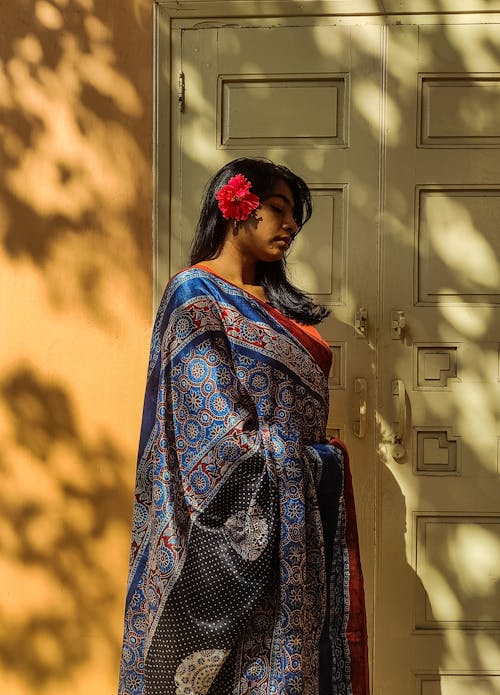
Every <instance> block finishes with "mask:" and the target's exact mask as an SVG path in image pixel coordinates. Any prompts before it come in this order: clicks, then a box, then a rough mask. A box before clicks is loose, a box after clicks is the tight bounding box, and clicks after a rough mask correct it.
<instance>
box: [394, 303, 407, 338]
mask: <svg viewBox="0 0 500 695" xmlns="http://www.w3.org/2000/svg"><path fill="white" fill-rule="evenodd" d="M405 328H406V316H405V312H404V311H398V310H397V309H393V310H392V311H391V338H392V340H400V339H401V336H402V335H403V333H404V330H405Z"/></svg>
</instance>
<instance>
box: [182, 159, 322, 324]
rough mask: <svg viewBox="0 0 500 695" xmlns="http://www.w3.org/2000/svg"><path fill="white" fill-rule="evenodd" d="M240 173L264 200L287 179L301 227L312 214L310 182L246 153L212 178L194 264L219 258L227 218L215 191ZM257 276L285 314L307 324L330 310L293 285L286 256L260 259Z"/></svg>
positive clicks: (197, 235) (198, 230) (195, 241)
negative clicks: (280, 258)
mask: <svg viewBox="0 0 500 695" xmlns="http://www.w3.org/2000/svg"><path fill="white" fill-rule="evenodd" d="M236 174H243V176H245V177H246V178H247V179H248V180H249V181H251V183H252V189H251V190H252V193H255V194H256V195H258V196H259V198H260V200H261V201H264V200H266V199H267V198H269V197H270V196H271V195H272V192H273V189H274V186H275V184H276V183H277V182H278V181H284V182H285V183H286V184H288V186H289V187H290V190H291V192H292V196H293V200H294V204H295V209H294V213H293V216H294V219H295V222H296V223H297V227H298V229H299V230H300V229H301V228H302V226H303V225H304V224H305V223H306V222H307V220H308V219H309V218H310V217H311V213H312V204H311V194H310V192H309V188H308V187H307V184H306V183H305V182H304V181H303V180H302V179H301V178H300V176H297V175H296V174H294V173H293V172H292V171H290V169H288V168H287V167H286V166H283V165H282V164H274V163H273V162H271V161H269V160H268V159H261V158H257V157H242V158H240V159H234V160H233V161H232V162H229V163H228V164H226V165H225V166H223V167H222V169H220V170H219V171H218V172H217V173H216V174H215V175H214V176H213V177H212V179H211V180H210V181H209V183H208V186H207V189H206V192H205V197H204V199H203V203H202V208H201V212H200V218H199V220H198V224H197V226H196V231H195V236H194V239H193V242H192V245H191V257H190V263H191V265H195V264H196V263H201V262H202V261H207V260H209V259H212V258H217V256H218V255H219V253H220V251H221V249H222V246H223V244H224V240H225V238H226V230H227V220H225V219H224V217H223V216H222V213H221V211H220V210H219V207H218V204H217V200H216V198H215V193H216V192H217V191H218V190H219V188H221V186H224V185H225V184H226V183H227V182H228V181H229V179H231V178H232V177H233V176H236ZM256 272H257V280H258V281H259V282H260V283H261V284H262V287H263V288H264V291H265V293H266V297H267V299H268V301H269V303H270V304H271V306H274V307H275V308H276V309H279V310H280V311H281V312H282V313H283V314H285V316H288V317H289V318H292V319H295V320H296V321H300V322H301V323H305V324H315V323H319V322H320V321H322V320H323V319H324V318H325V317H326V316H328V314H329V313H330V311H329V310H328V309H327V308H326V307H325V306H323V305H321V304H316V303H315V302H314V301H313V300H312V298H311V297H309V295H307V294H305V293H304V292H302V291H301V290H300V289H299V288H298V287H295V286H294V285H292V283H291V282H289V280H288V279H287V276H286V259H285V257H283V259H282V260H280V261H274V262H270V263H264V262H259V263H257V267H256Z"/></svg>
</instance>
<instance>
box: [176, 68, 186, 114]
mask: <svg viewBox="0 0 500 695" xmlns="http://www.w3.org/2000/svg"><path fill="white" fill-rule="evenodd" d="M177 99H178V101H179V111H181V112H182V111H184V106H185V102H186V80H185V77H184V73H183V72H180V73H179V79H178V81H177Z"/></svg>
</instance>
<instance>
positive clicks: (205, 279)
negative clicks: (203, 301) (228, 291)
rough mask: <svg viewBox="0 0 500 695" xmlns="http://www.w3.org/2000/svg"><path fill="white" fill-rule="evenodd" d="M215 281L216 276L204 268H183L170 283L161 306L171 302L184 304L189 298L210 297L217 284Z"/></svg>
mask: <svg viewBox="0 0 500 695" xmlns="http://www.w3.org/2000/svg"><path fill="white" fill-rule="evenodd" d="M214 280H215V278H214V276H213V275H211V273H209V272H207V271H206V270H203V269H202V268H198V267H196V266H190V267H187V268H183V269H182V270H179V271H178V272H177V273H175V275H173V276H172V277H171V278H170V280H169V281H168V283H167V285H166V287H165V290H164V293H163V298H162V301H161V304H163V305H165V304H170V303H171V302H173V303H174V304H176V303H178V302H181V303H182V302H183V301H185V300H186V299H188V298H195V297H198V296H204V297H207V296H210V295H211V294H212V289H213V287H214V284H215V283H214Z"/></svg>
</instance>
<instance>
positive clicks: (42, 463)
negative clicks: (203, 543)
mask: <svg viewBox="0 0 500 695" xmlns="http://www.w3.org/2000/svg"><path fill="white" fill-rule="evenodd" d="M0 394H1V396H2V398H3V399H5V400H4V402H5V404H6V405H7V408H8V410H7V419H8V421H9V425H10V432H9V434H11V437H12V441H9V439H10V438H9V437H7V438H6V444H11V443H12V446H7V447H6V450H7V454H5V455H4V456H3V460H2V462H1V467H2V471H3V476H4V479H5V480H6V481H7V482H6V485H4V486H3V488H2V492H1V493H0V495H1V497H2V503H1V508H2V520H1V522H0V523H1V525H2V529H3V530H4V533H3V534H2V538H3V543H2V546H3V547H2V555H3V556H4V558H6V559H7V560H8V562H9V564H10V565H11V566H12V567H14V568H15V567H19V568H22V574H23V575H24V577H26V579H23V580H22V581H21V579H20V581H21V585H22V586H24V585H26V586H28V587H29V591H30V592H31V593H30V595H29V596H23V595H22V594H21V595H19V596H17V597H16V599H15V600H16V601H19V602H21V605H19V606H17V608H15V609H14V607H13V606H11V605H9V604H7V606H6V614H7V616H8V619H7V620H5V619H4V620H3V621H2V628H1V630H0V634H1V639H0V644H1V646H0V650H1V654H2V658H3V659H4V662H5V664H6V666H5V668H6V669H7V670H8V671H11V672H15V673H16V674H17V676H18V677H20V678H22V679H23V680H24V681H25V682H26V683H27V685H29V686H31V687H33V688H34V691H35V690H36V692H43V691H44V689H45V688H46V687H48V686H49V685H51V684H52V683H54V682H60V683H61V684H63V683H65V682H68V681H70V680H71V678H72V676H73V674H74V673H75V672H76V671H77V670H78V668H79V666H81V664H83V663H85V661H86V660H88V659H89V657H90V654H91V652H92V650H93V647H92V644H93V639H94V638H95V636H96V635H97V634H98V635H99V638H100V643H101V645H102V644H104V645H105V647H106V649H108V650H109V652H110V654H113V653H115V651H116V647H117V634H116V626H114V625H113V624H112V623H110V620H109V616H110V614H113V612H114V610H116V608H115V604H116V578H115V566H114V563H113V556H114V553H113V550H112V547H113V545H114V543H115V542H116V540H117V538H118V535H117V534H116V531H117V529H119V528H121V529H127V531H128V527H129V523H130V514H129V511H130V502H131V500H130V486H129V481H128V480H127V479H126V476H125V475H124V471H123V461H124V459H125V454H124V452H123V450H122V449H121V447H120V445H119V444H117V443H116V442H114V441H113V440H112V439H111V438H110V437H109V435H107V434H106V433H105V432H96V433H95V434H94V436H93V438H90V437H89V436H85V435H84V434H83V432H82V431H81V430H80V427H79V425H78V420H77V416H76V412H75V408H74V404H73V402H72V399H71V396H70V395H69V393H68V391H67V390H66V389H65V388H64V387H63V386H61V385H59V384H57V383H54V382H53V381H44V380H42V379H41V378H40V377H38V376H37V375H36V373H35V372H34V371H33V370H32V369H31V368H29V367H27V366H26V367H23V366H19V367H18V368H17V369H16V370H15V371H13V372H11V373H10V374H8V375H6V376H4V378H3V379H2V381H1V384H0ZM18 481H19V482H23V483H24V489H21V490H19V489H17V485H16V483H17V482H18ZM13 493H14V494H13ZM122 533H123V531H122ZM114 534H115V539H113V535H114ZM21 576H22V575H21V574H20V575H19V578H21ZM5 589H6V590H7V591H8V589H7V587H5ZM10 591H12V587H10ZM7 599H9V596H7ZM23 600H24V601H26V604H27V607H30V608H31V610H30V611H29V612H24V611H23V605H22V602H23ZM7 616H6V617H7Z"/></svg>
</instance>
